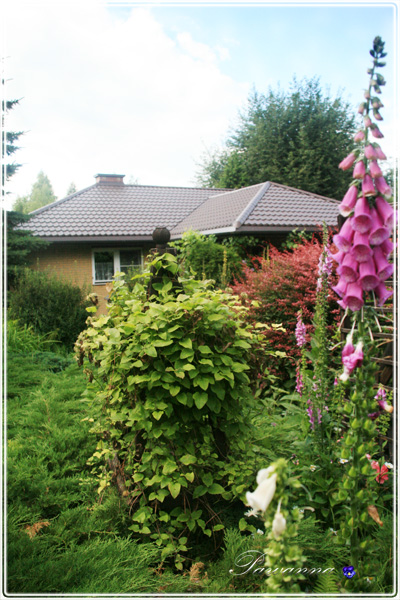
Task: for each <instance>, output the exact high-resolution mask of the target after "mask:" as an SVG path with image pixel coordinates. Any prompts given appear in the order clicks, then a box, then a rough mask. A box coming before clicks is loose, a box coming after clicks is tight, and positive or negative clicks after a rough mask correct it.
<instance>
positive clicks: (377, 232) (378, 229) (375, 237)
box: [369, 208, 390, 246]
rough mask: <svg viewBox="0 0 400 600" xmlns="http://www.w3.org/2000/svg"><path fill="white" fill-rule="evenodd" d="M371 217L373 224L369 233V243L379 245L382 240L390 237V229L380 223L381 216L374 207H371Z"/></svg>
mask: <svg viewBox="0 0 400 600" xmlns="http://www.w3.org/2000/svg"><path fill="white" fill-rule="evenodd" d="M371 217H372V220H373V225H372V227H371V231H370V233H369V243H370V244H371V245H372V246H379V245H380V244H382V242H384V241H385V240H386V239H387V238H389V237H390V229H388V227H385V225H384V224H383V223H382V221H381V218H380V216H379V214H378V212H377V210H376V209H375V208H371Z"/></svg>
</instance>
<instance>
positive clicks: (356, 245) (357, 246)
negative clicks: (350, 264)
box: [351, 231, 372, 262]
mask: <svg viewBox="0 0 400 600" xmlns="http://www.w3.org/2000/svg"><path fill="white" fill-rule="evenodd" d="M351 252H352V255H353V257H354V258H355V259H356V260H357V261H358V262H365V261H367V260H368V258H369V257H370V256H372V249H371V247H370V243H369V238H368V234H367V233H360V232H359V231H356V232H355V234H354V241H353V249H352V251H351Z"/></svg>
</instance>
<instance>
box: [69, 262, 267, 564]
mask: <svg viewBox="0 0 400 600" xmlns="http://www.w3.org/2000/svg"><path fill="white" fill-rule="evenodd" d="M152 265H153V267H154V268H155V270H156V272H158V271H160V270H161V269H164V272H168V271H169V272H170V273H171V274H175V273H176V271H177V269H178V264H177V262H176V259H175V257H173V256H172V255H169V254H166V255H164V257H162V258H156V259H155V260H154V261H153V262H152ZM147 276H149V274H147ZM180 285H181V286H182V288H181V289H179V288H178V289H176V287H174V285H173V282H172V281H171V280H170V278H169V277H165V278H164V280H163V283H156V284H153V286H154V287H155V288H156V289H157V290H158V295H157V296H151V297H149V298H148V297H147V294H146V287H145V285H143V283H137V284H136V286H135V288H134V290H133V292H130V291H129V289H128V288H127V286H126V285H125V284H124V282H123V281H122V280H116V281H115V282H114V287H113V293H112V296H111V303H110V305H109V312H108V315H107V316H100V317H98V318H91V319H89V321H90V323H89V326H88V328H87V330H85V331H84V332H82V334H81V335H80V336H79V338H78V341H77V343H76V353H77V358H78V360H79V362H80V364H82V363H83V361H84V362H85V370H86V372H87V374H88V376H89V380H90V381H91V383H90V384H89V388H88V390H89V391H88V399H89V400H90V402H91V408H90V412H91V418H92V419H93V427H92V431H93V432H94V433H95V434H96V435H97V436H98V444H97V450H96V452H95V454H94V456H93V458H92V462H93V464H94V465H96V467H95V468H96V469H97V470H98V473H99V475H100V484H99V492H100V493H101V492H102V491H103V490H104V489H105V488H106V487H107V486H108V485H109V483H110V475H109V474H107V472H108V473H109V472H110V467H111V469H113V467H115V466H116V465H118V469H117V470H118V476H119V477H120V478H121V479H120V483H119V484H118V481H117V484H118V485H119V488H120V491H122V494H123V495H124V497H125V499H126V501H127V503H128V504H129V506H130V507H131V514H132V524H131V525H130V530H132V531H133V532H135V534H138V535H139V534H140V535H145V536H148V537H149V538H150V539H152V540H155V542H156V544H158V545H160V546H162V547H163V554H162V556H164V557H166V556H168V555H169V554H176V564H177V565H178V567H180V568H182V553H185V552H186V551H187V548H188V546H187V544H188V539H189V537H190V536H192V535H195V536H196V535H197V536H198V535H199V534H200V536H201V535H204V536H208V537H211V536H213V538H215V543H219V542H218V539H219V536H218V535H216V534H217V532H218V531H219V530H222V529H223V527H224V525H223V522H222V518H221V512H223V511H224V510H227V506H228V505H229V503H230V502H231V501H232V500H233V499H234V498H236V497H239V496H240V495H241V494H243V492H244V490H245V488H246V480H247V478H248V477H249V476H250V474H251V473H252V469H253V467H252V463H253V462H254V453H253V451H252V447H251V442H250V440H251V430H250V427H249V412H250V409H251V407H252V406H253V405H254V403H255V395H256V394H257V390H256V388H257V383H258V382H259V379H258V378H256V377H254V375H255V373H263V369H264V368H265V360H266V356H267V352H266V350H265V348H264V344H263V337H262V336H261V335H259V334H257V333H254V331H252V330H251V328H250V327H249V326H248V325H246V324H245V323H244V321H243V315H244V312H245V309H243V308H241V307H240V305H239V304H238V302H237V300H236V299H235V298H234V297H232V296H230V295H229V294H226V293H223V292H221V291H213V290H210V289H209V288H208V287H207V285H205V283H204V282H199V281H194V280H181V284H180ZM88 310H91V309H88ZM93 310H95V307H93ZM250 365H252V366H250ZM252 380H254V381H256V382H257V383H256V384H255V385H253V384H252ZM105 467H106V470H104V468H105ZM114 475H115V469H114Z"/></svg>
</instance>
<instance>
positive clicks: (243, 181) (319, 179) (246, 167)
mask: <svg viewBox="0 0 400 600" xmlns="http://www.w3.org/2000/svg"><path fill="white" fill-rule="evenodd" d="M239 118H240V121H239V126H238V127H237V128H236V130H235V131H233V133H232V134H231V135H230V137H229V138H228V139H227V143H226V148H224V149H223V150H222V151H221V153H220V154H219V155H218V154H217V153H214V154H213V155H209V156H208V157H206V158H205V159H204V161H203V164H202V173H201V174H200V175H199V177H198V182H199V183H200V185H204V186H210V187H211V186H214V187H228V188H235V187H241V186H243V185H254V184H256V183H261V182H264V181H274V182H276V183H282V184H284V185H289V186H292V187H296V188H299V189H303V190H306V191H309V192H314V193H316V194H321V195H323V196H328V197H332V198H340V197H341V196H342V195H343V194H344V193H345V191H346V190H347V187H348V184H349V179H350V178H351V174H349V173H348V172H343V171H341V170H340V169H338V168H337V166H338V164H339V162H340V161H341V159H342V157H343V156H346V153H349V152H350V151H351V149H352V144H353V139H352V138H353V135H354V132H355V118H354V115H353V111H352V110H351V107H350V105H349V104H348V103H346V102H344V101H343V100H342V98H341V97H340V96H337V97H336V98H334V99H332V98H331V97H329V96H324V94H323V93H322V91H321V87H320V83H319V79H317V78H313V79H310V80H306V79H305V80H302V81H297V80H296V78H294V80H293V82H292V84H291V88H290V91H289V92H288V93H285V92H283V91H282V90H280V89H278V91H273V90H272V89H271V88H270V89H269V91H268V93H267V94H265V95H264V94H259V93H257V92H256V91H254V92H252V94H251V95H250V97H249V100H248V105H247V108H246V110H245V111H244V112H243V113H242V114H240V115H239Z"/></svg>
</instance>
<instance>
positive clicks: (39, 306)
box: [8, 269, 87, 349]
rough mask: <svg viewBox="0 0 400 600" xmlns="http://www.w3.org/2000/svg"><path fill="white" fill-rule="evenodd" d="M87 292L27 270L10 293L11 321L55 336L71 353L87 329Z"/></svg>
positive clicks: (44, 274)
mask: <svg viewBox="0 0 400 600" xmlns="http://www.w3.org/2000/svg"><path fill="white" fill-rule="evenodd" d="M85 297H86V292H85V291H84V290H83V289H82V288H80V287H79V286H77V285H74V284H72V283H69V282H67V281H62V280H60V279H58V278H57V277H56V276H55V275H51V274H49V273H46V272H40V271H33V270H31V269H25V270H24V271H23V272H22V274H21V275H20V276H19V277H18V279H17V281H16V284H15V287H14V289H13V290H12V291H11V292H10V293H9V296H8V298H9V309H10V317H11V318H12V319H18V320H19V322H20V323H21V324H22V325H26V326H28V327H29V326H31V327H33V329H34V331H35V332H36V333H38V334H40V335H45V334H49V333H52V332H53V333H54V332H55V335H56V338H57V340H58V341H60V342H61V343H62V344H64V345H65V346H67V347H69V348H70V349H72V346H73V344H74V342H75V340H76V338H77V337H78V335H79V333H80V332H81V331H82V330H83V329H84V327H85V321H86V318H87V314H86V310H85V307H86V306H87V303H86V301H85Z"/></svg>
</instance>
